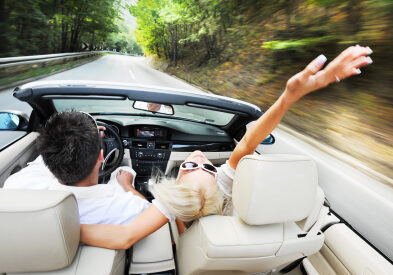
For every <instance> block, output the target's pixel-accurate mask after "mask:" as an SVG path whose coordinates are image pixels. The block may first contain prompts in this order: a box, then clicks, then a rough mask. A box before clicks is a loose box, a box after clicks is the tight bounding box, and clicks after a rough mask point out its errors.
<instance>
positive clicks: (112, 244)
mask: <svg viewBox="0 0 393 275" xmlns="http://www.w3.org/2000/svg"><path fill="white" fill-rule="evenodd" d="M167 222H168V219H167V218H166V217H165V216H164V215H163V214H162V213H161V211H160V210H158V208H157V207H155V206H154V204H152V205H150V206H149V207H148V208H147V209H146V210H145V211H143V212H142V213H141V214H140V215H139V216H137V217H136V218H135V220H133V221H132V222H131V223H129V224H128V225H112V224H98V225H88V224H81V239H80V241H81V242H82V243H84V244H87V245H91V246H98V247H104V248H110V249H128V248H129V247H131V246H132V245H133V244H134V243H136V242H137V241H139V240H141V239H143V238H144V237H146V236H148V235H150V234H151V233H153V232H155V231H157V230H158V229H159V228H161V227H162V226H164V225H165V224H166V223H167Z"/></svg>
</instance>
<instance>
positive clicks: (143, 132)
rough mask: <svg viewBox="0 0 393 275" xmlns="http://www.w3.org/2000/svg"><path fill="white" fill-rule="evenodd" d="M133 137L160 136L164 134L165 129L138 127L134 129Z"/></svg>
mask: <svg viewBox="0 0 393 275" xmlns="http://www.w3.org/2000/svg"><path fill="white" fill-rule="evenodd" d="M134 133H135V137H145V138H146V137H147V138H151V137H154V138H157V137H158V138H162V137H165V135H166V130H165V129H162V128H158V127H139V128H135V130H134Z"/></svg>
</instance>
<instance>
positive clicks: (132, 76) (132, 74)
mask: <svg viewBox="0 0 393 275" xmlns="http://www.w3.org/2000/svg"><path fill="white" fill-rule="evenodd" d="M128 72H129V73H130V75H131V78H132V79H135V75H134V73H133V72H132V71H131V70H128Z"/></svg>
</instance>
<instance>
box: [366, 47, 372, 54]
mask: <svg viewBox="0 0 393 275" xmlns="http://www.w3.org/2000/svg"><path fill="white" fill-rule="evenodd" d="M366 50H367V53H368V54H372V53H373V50H372V49H371V48H370V47H369V46H367V47H366Z"/></svg>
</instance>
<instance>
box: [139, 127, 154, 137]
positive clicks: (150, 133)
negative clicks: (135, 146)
mask: <svg viewBox="0 0 393 275" xmlns="http://www.w3.org/2000/svg"><path fill="white" fill-rule="evenodd" d="M136 136H137V137H154V130H142V129H136Z"/></svg>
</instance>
